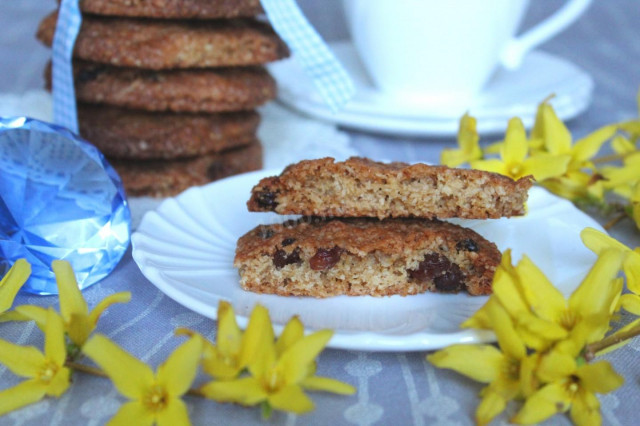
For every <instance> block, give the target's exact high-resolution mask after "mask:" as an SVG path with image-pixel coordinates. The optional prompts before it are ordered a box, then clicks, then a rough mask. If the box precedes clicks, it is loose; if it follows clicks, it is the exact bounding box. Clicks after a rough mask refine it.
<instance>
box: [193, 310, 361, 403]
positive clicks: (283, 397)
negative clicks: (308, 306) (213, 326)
mask: <svg viewBox="0 0 640 426" xmlns="http://www.w3.org/2000/svg"><path fill="white" fill-rule="evenodd" d="M256 310H258V312H263V310H264V312H266V310H265V309H264V308H263V307H260V306H257V307H256V308H254V313H255V312H256ZM254 313H252V319H251V320H252V321H253V320H254ZM255 321H258V322H260V323H262V325H261V326H260V327H256V328H260V329H263V330H264V329H268V330H272V326H271V321H270V319H269V317H268V315H266V316H265V315H262V314H259V315H258V316H256V317H255ZM301 331H302V327H301V324H300V323H299V320H297V319H293V320H292V321H290V322H289V324H287V326H286V327H285V330H284V331H283V333H282V336H281V337H280V339H279V340H278V342H274V339H273V331H271V332H266V333H262V334H258V333H254V334H252V335H251V336H249V337H248V338H247V339H246V341H244V342H243V344H246V345H248V346H250V347H251V348H253V349H255V351H256V353H255V356H254V357H253V359H252V361H251V362H250V364H249V365H248V373H249V376H244V377H243V376H241V377H239V378H237V379H234V380H224V381H222V380H221V381H212V382H209V383H207V384H205V385H203V386H202V387H201V388H200V392H201V393H202V394H203V395H205V396H206V397H208V398H211V399H214V400H216V401H220V402H235V403H239V404H242V405H256V404H262V405H263V408H264V407H266V413H267V415H268V413H269V412H270V409H271V408H275V409H278V410H282V411H290V412H294V413H299V414H300V413H306V412H308V411H311V410H313V408H314V406H313V402H312V401H311V400H310V399H309V397H307V395H306V394H305V393H304V391H303V389H304V388H307V389H311V390H324V391H328V392H334V393H339V394H352V393H354V392H355V389H354V388H353V387H352V386H350V385H348V384H346V383H342V382H340V381H338V380H334V379H330V378H326V377H317V376H315V375H314V370H315V365H314V360H315V358H316V357H317V356H318V354H319V353H320V352H321V351H322V349H323V348H324V346H325V345H326V344H327V342H328V341H329V339H330V338H331V336H332V334H333V333H332V332H331V331H329V330H322V331H318V332H316V333H313V334H310V335H308V336H302V335H301Z"/></svg>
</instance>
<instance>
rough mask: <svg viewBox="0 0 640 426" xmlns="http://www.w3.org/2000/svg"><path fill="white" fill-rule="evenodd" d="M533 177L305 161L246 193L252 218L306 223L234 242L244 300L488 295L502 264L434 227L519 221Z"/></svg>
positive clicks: (463, 231) (358, 161)
mask: <svg viewBox="0 0 640 426" xmlns="http://www.w3.org/2000/svg"><path fill="white" fill-rule="evenodd" d="M532 183H533V182H532V179H531V178H530V177H527V178H523V179H520V180H518V181H514V180H512V179H510V178H508V177H505V176H502V175H498V174H495V173H489V172H484V171H480V170H468V169H452V168H448V167H445V166H429V165H426V164H413V165H409V164H405V163H389V164H385V163H378V162H374V161H371V160H368V159H364V158H350V159H348V160H347V161H344V162H335V161H334V159H333V158H323V159H319V160H307V161H302V162H300V163H297V164H293V165H290V166H288V167H287V168H286V169H285V170H284V171H283V172H282V174H280V175H279V176H273V177H267V178H264V179H262V180H261V181H260V182H259V183H258V184H257V185H256V186H254V187H253V189H252V191H251V198H250V200H249V202H248V203H247V206H248V208H249V211H253V212H267V211H270V212H276V213H279V214H300V215H304V216H303V217H302V218H301V219H299V220H296V221H287V222H285V223H282V224H275V225H260V226H258V227H256V228H255V229H253V230H251V231H249V232H248V233H247V234H245V235H244V236H242V237H241V238H240V239H239V240H238V245H237V248H236V256H235V260H234V266H235V267H236V268H238V270H239V271H240V277H241V278H240V284H241V286H242V287H243V288H244V289H245V290H250V291H253V292H257V293H271V294H278V295H283V296H313V297H329V296H337V295H350V296H357V295H372V296H388V295H394V294H399V295H409V294H417V293H421V292H425V291H435V292H446V293H457V292H460V291H464V292H467V293H468V294H471V295H483V294H489V293H491V284H492V280H493V275H494V272H495V269H496V267H497V266H498V264H499V263H500V259H501V254H500V251H499V250H498V249H497V247H496V245H495V244H494V243H492V242H490V241H487V240H486V239H485V238H484V237H482V236H481V235H479V234H478V233H476V232H475V231H473V230H471V229H468V228H464V227H462V226H458V225H455V224H452V223H449V222H444V221H441V220H439V219H444V218H463V219H489V218H499V217H510V216H513V215H522V214H524V212H525V208H524V203H525V202H526V200H527V196H528V190H529V188H530V187H531V185H532Z"/></svg>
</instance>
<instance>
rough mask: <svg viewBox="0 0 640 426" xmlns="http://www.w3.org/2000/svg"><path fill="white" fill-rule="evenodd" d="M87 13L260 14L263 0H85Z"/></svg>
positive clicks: (162, 15) (201, 16)
mask: <svg viewBox="0 0 640 426" xmlns="http://www.w3.org/2000/svg"><path fill="white" fill-rule="evenodd" d="M80 9H81V10H82V11H83V12H84V13H91V14H96V15H112V16H138V17H144V18H172V19H175V18H190V19H214V18H236V17H247V16H256V15H259V14H260V13H262V6H261V5H260V0H81V1H80Z"/></svg>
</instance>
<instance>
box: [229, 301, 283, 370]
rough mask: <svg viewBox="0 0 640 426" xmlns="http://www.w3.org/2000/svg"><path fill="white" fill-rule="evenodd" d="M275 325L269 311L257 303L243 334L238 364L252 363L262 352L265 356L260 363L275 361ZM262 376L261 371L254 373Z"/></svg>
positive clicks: (270, 363)
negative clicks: (273, 325) (272, 323)
mask: <svg viewBox="0 0 640 426" xmlns="http://www.w3.org/2000/svg"><path fill="white" fill-rule="evenodd" d="M273 340H274V335H273V327H272V325H271V319H269V311H267V308H265V307H264V306H261V305H256V306H255V307H254V308H253V311H251V316H250V317H249V324H248V325H247V329H246V330H245V332H244V335H243V336H242V349H241V350H240V354H239V356H238V364H239V365H241V366H248V365H251V364H252V363H253V361H254V359H255V357H256V356H257V354H260V355H261V356H262V357H263V360H261V361H262V362H261V363H260V365H266V366H270V365H272V364H273V362H275V357H276V353H275V347H274V343H273ZM254 374H256V375H257V376H261V375H262V374H260V373H259V372H257V373H254Z"/></svg>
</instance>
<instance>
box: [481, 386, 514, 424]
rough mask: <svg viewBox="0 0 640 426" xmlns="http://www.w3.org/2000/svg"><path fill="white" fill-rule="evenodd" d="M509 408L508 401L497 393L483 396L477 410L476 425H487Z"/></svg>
mask: <svg viewBox="0 0 640 426" xmlns="http://www.w3.org/2000/svg"><path fill="white" fill-rule="evenodd" d="M506 406H507V401H506V400H505V399H504V398H503V397H501V396H500V395H498V394H497V393H496V392H492V391H490V390H489V391H488V392H485V393H484V395H483V396H482V400H481V401H480V404H479V405H478V408H476V424H478V425H486V424H489V423H490V422H491V420H493V419H494V418H495V417H496V416H497V415H498V414H500V413H502V412H503V411H504V409H505V407H506Z"/></svg>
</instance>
